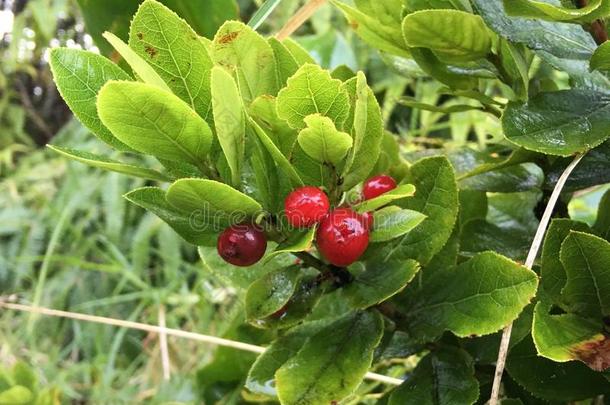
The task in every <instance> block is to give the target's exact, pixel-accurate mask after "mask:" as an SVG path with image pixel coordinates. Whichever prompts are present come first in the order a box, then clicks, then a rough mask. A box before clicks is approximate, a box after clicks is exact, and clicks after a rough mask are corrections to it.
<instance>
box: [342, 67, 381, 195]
mask: <svg viewBox="0 0 610 405" xmlns="http://www.w3.org/2000/svg"><path fill="white" fill-rule="evenodd" d="M344 87H345V89H346V90H347V92H348V94H349V95H350V98H351V99H352V105H353V109H352V111H351V112H350V118H348V120H347V122H346V127H349V126H353V128H352V136H353V138H354V147H353V148H352V150H351V151H350V153H349V155H348V159H347V163H346V164H345V166H344V168H343V184H342V186H341V187H342V188H343V190H349V189H350V188H352V187H354V186H355V185H356V184H358V183H360V182H361V181H363V180H365V179H367V178H368V177H369V175H370V174H371V170H373V168H374V167H375V164H376V163H377V160H378V159H379V154H380V152H381V143H382V141H383V120H382V118H381V109H380V108H379V104H378V103H377V98H376V97H375V94H374V93H373V91H372V90H371V89H370V88H369V87H368V85H367V83H366V77H365V76H364V74H363V73H362V72H358V74H357V75H356V78H354V79H351V80H349V81H348V82H347V83H345V85H344ZM352 115H353V118H352V117H351V116H352ZM352 121H353V124H352Z"/></svg>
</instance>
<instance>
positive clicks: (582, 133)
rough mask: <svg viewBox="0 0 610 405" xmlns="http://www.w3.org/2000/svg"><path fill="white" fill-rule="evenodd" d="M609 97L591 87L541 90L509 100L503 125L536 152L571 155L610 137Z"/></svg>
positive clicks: (510, 136)
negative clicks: (524, 99) (524, 98)
mask: <svg viewBox="0 0 610 405" xmlns="http://www.w3.org/2000/svg"><path fill="white" fill-rule="evenodd" d="M608 112H610V97H608V95H607V94H605V93H600V92H595V91H592V90H578V89H572V90H563V91H557V92H552V93H540V94H539V95H537V96H536V97H534V98H532V99H530V100H529V102H527V103H525V104H522V103H514V102H511V103H509V104H508V107H507V108H506V110H505V111H504V114H503V116H502V127H503V129H504V133H505V134H506V137H507V138H508V140H510V141H511V142H513V143H515V144H517V145H519V146H522V147H524V148H526V149H529V150H534V151H536V152H542V153H547V154H551V155H560V156H569V155H572V154H574V153H577V152H584V151H586V150H589V149H591V148H594V147H596V146H598V145H600V144H601V143H602V142H604V140H606V139H607V138H608V137H610V133H608V131H607V130H606V128H607V127H608V125H610V118H608V117H610V114H608Z"/></svg>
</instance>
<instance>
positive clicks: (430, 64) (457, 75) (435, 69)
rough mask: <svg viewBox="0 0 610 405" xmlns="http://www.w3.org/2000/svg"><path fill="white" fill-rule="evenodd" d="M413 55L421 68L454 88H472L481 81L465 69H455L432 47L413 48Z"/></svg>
mask: <svg viewBox="0 0 610 405" xmlns="http://www.w3.org/2000/svg"><path fill="white" fill-rule="evenodd" d="M411 56H413V59H414V60H415V62H417V65H418V66H419V67H420V68H421V70H423V71H424V72H426V73H427V74H428V75H430V76H432V77H433V78H434V79H436V80H438V81H439V82H441V83H443V84H446V85H447V86H449V87H450V88H452V89H457V90H470V89H473V88H475V87H477V84H478V83H479V79H478V78H477V77H474V76H472V75H469V74H468V72H467V71H466V70H465V69H463V68H460V69H455V67H452V66H448V65H446V64H445V63H443V62H441V61H440V60H439V58H438V57H437V56H436V55H435V54H434V53H433V52H432V51H431V50H430V49H427V48H412V49H411Z"/></svg>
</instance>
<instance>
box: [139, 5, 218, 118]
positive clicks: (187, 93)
mask: <svg viewBox="0 0 610 405" xmlns="http://www.w3.org/2000/svg"><path fill="white" fill-rule="evenodd" d="M206 17H209V16H206ZM129 46H130V47H131V49H133V50H134V51H135V52H136V53H137V54H138V55H140V56H141V57H142V58H143V59H144V60H146V61H147V62H148V64H150V65H151V66H152V67H153V69H155V71H156V72H157V73H158V74H159V76H161V78H162V79H163V81H164V82H165V83H166V84H167V85H168V86H169V88H170V89H172V91H173V92H174V94H176V95H177V96H178V97H179V98H181V99H182V100H183V101H185V102H186V103H187V104H188V105H190V106H191V108H192V109H193V110H195V111H196V112H197V113H198V114H199V115H200V116H201V117H202V118H203V119H205V120H206V121H207V122H208V123H210V124H212V99H211V96H210V69H211V68H212V60H211V59H210V56H209V55H208V52H207V50H206V47H205V45H204V44H203V42H201V41H200V40H199V36H198V35H197V34H196V33H195V32H194V31H193V30H192V29H191V27H189V25H188V24H187V23H186V22H185V21H184V20H183V19H181V18H180V17H178V15H176V14H175V13H174V12H173V11H171V10H170V9H169V8H167V7H165V6H164V5H162V4H161V3H158V2H156V1H152V0H146V1H144V2H143V3H142V4H141V5H140V8H139V9H138V12H137V13H136V15H135V16H134V18H133V20H132V22H131V29H130V31H129Z"/></svg>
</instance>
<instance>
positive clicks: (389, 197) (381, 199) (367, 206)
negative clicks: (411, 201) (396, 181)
mask: <svg viewBox="0 0 610 405" xmlns="http://www.w3.org/2000/svg"><path fill="white" fill-rule="evenodd" d="M414 194H415V186H414V185H413V184H400V185H398V186H397V187H396V188H395V189H393V190H390V191H388V192H386V193H383V194H381V195H380V196H378V197H375V198H371V199H370V200H365V201H362V202H361V203H358V204H356V205H355V206H354V210H356V211H357V212H360V213H362V212H367V211H374V210H376V209H378V208H381V207H383V206H384V205H387V204H389V203H391V202H392V201H396V200H400V199H403V198H407V197H413V195H414Z"/></svg>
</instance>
